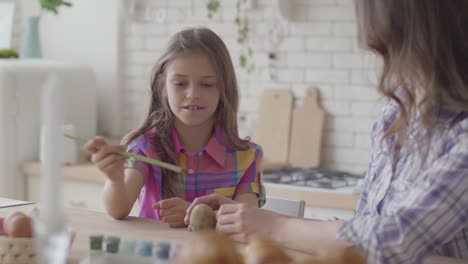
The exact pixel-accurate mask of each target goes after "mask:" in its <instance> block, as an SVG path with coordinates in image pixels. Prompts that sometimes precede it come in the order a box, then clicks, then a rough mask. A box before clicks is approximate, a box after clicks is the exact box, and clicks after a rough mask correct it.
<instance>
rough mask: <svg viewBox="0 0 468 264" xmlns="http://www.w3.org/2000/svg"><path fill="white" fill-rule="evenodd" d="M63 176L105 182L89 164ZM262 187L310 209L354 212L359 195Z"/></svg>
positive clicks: (28, 171)
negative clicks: (320, 208) (321, 208)
mask: <svg viewBox="0 0 468 264" xmlns="http://www.w3.org/2000/svg"><path fill="white" fill-rule="evenodd" d="M40 169H41V166H40V163H39V162H27V163H24V164H23V165H22V166H21V171H22V172H23V174H24V175H26V176H39V175H40ZM63 176H64V178H65V180H70V181H81V182H89V183H96V184H104V182H105V180H106V177H105V175H104V174H103V173H102V172H100V171H99V170H98V169H97V168H96V167H95V166H94V165H93V164H91V163H86V164H80V165H73V166H64V167H63ZM264 185H265V189H266V192H267V195H268V196H275V197H280V198H286V199H292V200H304V201H305V203H306V206H312V207H323V208H337V209H348V210H354V209H355V208H356V205H357V201H358V199H359V195H357V194H354V189H353V188H340V189H335V190H330V189H321V188H312V187H299V186H292V185H287V184H277V183H268V182H266V183H264Z"/></svg>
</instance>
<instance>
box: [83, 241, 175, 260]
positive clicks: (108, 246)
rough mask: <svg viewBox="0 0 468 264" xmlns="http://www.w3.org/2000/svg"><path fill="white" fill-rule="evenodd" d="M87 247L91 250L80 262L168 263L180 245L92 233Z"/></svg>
mask: <svg viewBox="0 0 468 264" xmlns="http://www.w3.org/2000/svg"><path fill="white" fill-rule="evenodd" d="M89 248H90V251H91V252H90V254H89V256H88V257H87V258H86V259H84V260H83V261H82V262H81V264H107V263H109V264H110V263H112V264H120V263H122V264H123V263H132V264H163V263H170V261H171V259H172V258H173V256H174V255H175V253H176V252H177V250H178V249H179V248H180V245H179V244H175V243H171V242H167V241H157V242H155V241H146V240H141V241H137V240H130V239H123V238H120V237H116V236H103V235H92V236H90V237H89Z"/></svg>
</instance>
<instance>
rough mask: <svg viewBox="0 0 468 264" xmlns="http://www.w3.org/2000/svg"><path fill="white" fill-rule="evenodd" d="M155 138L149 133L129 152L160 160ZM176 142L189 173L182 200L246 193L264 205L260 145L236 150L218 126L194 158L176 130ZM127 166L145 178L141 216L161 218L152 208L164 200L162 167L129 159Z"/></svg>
mask: <svg viewBox="0 0 468 264" xmlns="http://www.w3.org/2000/svg"><path fill="white" fill-rule="evenodd" d="M153 135H154V132H153V131H147V132H146V133H145V134H143V135H141V136H140V137H138V138H137V139H135V140H134V141H133V142H131V143H130V144H129V146H128V151H130V152H133V153H135V154H139V155H143V156H147V157H149V158H152V159H159V158H158V156H157V154H156V149H155V146H154V145H153V144H152V143H151V142H152V138H153ZM172 142H173V145H174V151H175V153H176V155H178V158H179V162H178V165H179V166H181V167H182V168H183V169H184V170H186V171H187V174H186V175H185V176H183V175H179V181H180V183H181V184H179V185H178V186H177V187H176V188H177V191H178V195H177V196H178V197H181V198H183V199H185V200H186V201H188V202H192V201H193V200H194V199H195V198H197V197H200V196H204V195H208V194H213V193H216V194H220V195H223V196H226V197H229V198H231V199H233V198H234V197H236V196H238V195H240V194H244V193H256V194H257V197H258V201H259V206H262V205H263V204H264V202H265V189H264V187H263V184H262V179H261V170H260V162H261V158H262V149H261V147H260V146H258V145H256V144H254V143H251V142H249V143H248V144H249V148H248V149H247V150H244V151H236V150H234V149H232V148H231V147H229V146H228V145H227V144H226V142H225V140H224V136H223V132H222V130H221V128H220V127H219V126H216V127H215V129H214V133H213V136H212V137H211V139H210V141H209V142H208V144H207V145H206V147H205V148H204V149H202V150H200V151H199V152H197V153H195V154H194V155H191V153H190V152H189V151H188V150H187V149H186V148H185V147H184V146H183V145H182V144H181V142H180V139H179V136H178V135H177V132H176V130H175V129H174V130H173V131H172ZM125 167H127V168H134V169H137V170H138V171H139V172H140V173H141V175H143V177H144V186H143V188H142V190H141V193H140V197H139V205H140V217H145V218H154V219H160V216H159V211H158V210H155V209H153V207H152V206H153V204H154V203H156V202H158V201H159V200H161V199H162V198H163V193H162V185H161V183H162V177H163V176H162V171H161V168H159V167H158V166H155V165H151V164H147V163H143V162H140V161H137V160H134V159H129V160H128V162H127V163H126V165H125Z"/></svg>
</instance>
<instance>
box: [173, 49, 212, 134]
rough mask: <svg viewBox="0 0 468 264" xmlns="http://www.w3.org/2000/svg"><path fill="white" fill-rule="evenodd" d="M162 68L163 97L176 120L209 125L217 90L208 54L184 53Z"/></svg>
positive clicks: (181, 122) (192, 124)
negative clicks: (164, 71) (165, 97)
mask: <svg viewBox="0 0 468 264" xmlns="http://www.w3.org/2000/svg"><path fill="white" fill-rule="evenodd" d="M166 71H167V72H166V73H167V75H166V76H167V77H166V85H165V86H166V91H167V97H168V101H169V106H170V108H171V111H172V113H174V115H175V117H176V124H177V123H179V125H180V124H182V125H185V126H189V127H191V126H192V127H193V126H200V125H207V126H212V125H213V122H214V119H215V115H214V114H215V112H216V108H217V107H218V104H219V97H220V94H219V87H218V83H217V79H216V72H215V69H214V67H213V65H212V63H211V60H210V58H209V57H208V56H207V55H206V54H204V53H203V52H190V53H185V54H183V55H181V56H180V57H178V58H177V59H175V60H174V61H173V62H172V63H170V64H169V65H168V66H167V68H166Z"/></svg>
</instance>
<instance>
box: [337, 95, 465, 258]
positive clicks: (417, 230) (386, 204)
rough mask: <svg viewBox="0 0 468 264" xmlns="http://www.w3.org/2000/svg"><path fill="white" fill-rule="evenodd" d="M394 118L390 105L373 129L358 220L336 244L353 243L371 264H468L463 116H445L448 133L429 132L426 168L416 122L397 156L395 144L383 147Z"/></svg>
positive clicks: (419, 126)
mask: <svg viewBox="0 0 468 264" xmlns="http://www.w3.org/2000/svg"><path fill="white" fill-rule="evenodd" d="M398 111H399V110H398V107H397V106H396V104H395V103H388V104H387V105H386V106H385V107H384V109H383V111H382V113H381V115H380V117H379V122H376V123H375V124H374V127H373V129H372V154H371V161H370V165H369V169H368V171H367V175H366V178H365V182H364V187H363V192H362V194H361V198H360V200H359V204H358V208H357V212H356V216H355V217H354V218H352V219H351V220H349V221H347V222H345V223H344V225H343V226H342V227H341V229H340V230H339V232H338V234H337V238H338V239H343V240H348V241H350V242H352V243H353V244H354V245H355V246H356V247H357V248H360V249H361V250H362V251H363V252H364V253H365V254H366V255H367V259H368V263H372V264H373V263H412V264H413V263H414V264H417V263H422V262H423V260H424V259H425V258H427V257H428V256H430V255H441V256H449V257H456V258H462V259H468V113H458V114H455V113H451V112H444V113H443V115H444V118H446V120H451V121H452V124H451V127H449V128H438V129H436V130H434V132H433V135H432V137H431V139H430V149H429V152H428V155H427V160H426V162H425V163H424V162H423V160H424V158H423V155H422V154H421V152H420V151H418V149H417V147H414V143H415V142H422V140H423V139H424V135H425V134H426V133H427V131H426V129H425V128H424V126H423V125H422V123H421V120H420V119H419V118H416V120H415V121H413V122H412V123H411V125H410V128H409V131H408V135H407V143H408V144H409V145H406V146H404V147H403V148H402V149H401V150H400V152H399V154H398V156H396V157H395V141H396V136H392V137H389V138H385V139H383V135H384V132H385V131H386V130H387V129H388V128H389V127H390V125H391V124H392V122H393V121H394V120H395V117H396V115H398ZM392 164H395V165H392Z"/></svg>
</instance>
